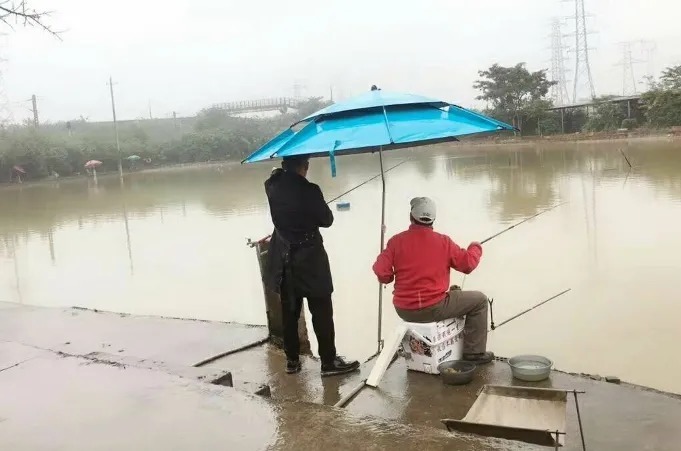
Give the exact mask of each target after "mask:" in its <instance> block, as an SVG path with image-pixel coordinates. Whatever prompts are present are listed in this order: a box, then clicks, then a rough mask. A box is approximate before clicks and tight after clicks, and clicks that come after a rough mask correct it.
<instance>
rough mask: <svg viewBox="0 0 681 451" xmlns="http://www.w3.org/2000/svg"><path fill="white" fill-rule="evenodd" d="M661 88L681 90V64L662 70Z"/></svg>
mask: <svg viewBox="0 0 681 451" xmlns="http://www.w3.org/2000/svg"><path fill="white" fill-rule="evenodd" d="M659 88H660V89H662V90H665V91H671V90H677V91H678V90H681V65H678V66H672V67H668V68H666V69H665V70H664V71H662V75H661V76H660V83H659Z"/></svg>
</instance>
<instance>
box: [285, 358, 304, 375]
mask: <svg viewBox="0 0 681 451" xmlns="http://www.w3.org/2000/svg"><path fill="white" fill-rule="evenodd" d="M301 369H302V366H301V365H300V360H287V361H286V374H295V373H299V372H300V370H301Z"/></svg>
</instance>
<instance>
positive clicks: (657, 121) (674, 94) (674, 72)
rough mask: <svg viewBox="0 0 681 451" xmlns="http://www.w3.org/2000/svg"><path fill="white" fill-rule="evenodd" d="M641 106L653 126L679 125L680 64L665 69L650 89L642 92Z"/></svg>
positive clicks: (680, 99) (680, 112)
mask: <svg viewBox="0 0 681 451" xmlns="http://www.w3.org/2000/svg"><path fill="white" fill-rule="evenodd" d="M642 100H643V108H644V111H645V113H646V117H647V119H648V122H649V123H650V125H652V126H653V127H671V126H675V125H681V66H674V67H669V68H667V69H665V70H664V71H663V72H662V75H661V76H660V80H659V81H658V82H657V83H653V84H652V88H651V90H650V91H648V92H646V93H645V94H643V98H642Z"/></svg>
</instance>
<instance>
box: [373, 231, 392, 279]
mask: <svg viewBox="0 0 681 451" xmlns="http://www.w3.org/2000/svg"><path fill="white" fill-rule="evenodd" d="M394 255H395V252H394V249H393V241H392V240H388V244H387V246H386V247H385V249H384V250H383V252H381V253H380V254H379V255H378V258H377V259H376V263H374V266H373V267H372V269H373V270H374V274H376V277H377V278H378V281H379V282H381V283H390V282H392V281H393V280H395V269H394V266H393V257H394Z"/></svg>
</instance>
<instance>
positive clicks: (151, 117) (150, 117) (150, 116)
mask: <svg viewBox="0 0 681 451" xmlns="http://www.w3.org/2000/svg"><path fill="white" fill-rule="evenodd" d="M153 118H154V116H152V115H151V99H149V119H153Z"/></svg>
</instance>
